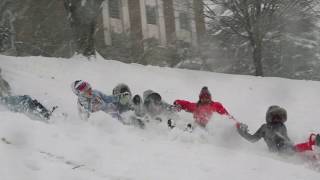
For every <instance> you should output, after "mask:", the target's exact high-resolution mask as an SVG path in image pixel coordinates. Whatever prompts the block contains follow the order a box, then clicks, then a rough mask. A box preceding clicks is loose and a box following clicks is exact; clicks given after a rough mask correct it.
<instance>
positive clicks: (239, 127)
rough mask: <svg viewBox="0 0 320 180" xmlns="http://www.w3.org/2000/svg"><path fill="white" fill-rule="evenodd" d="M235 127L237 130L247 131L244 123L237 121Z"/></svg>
mask: <svg viewBox="0 0 320 180" xmlns="http://www.w3.org/2000/svg"><path fill="white" fill-rule="evenodd" d="M236 127H237V128H238V130H240V131H242V132H248V125H246V124H244V123H237V124H236Z"/></svg>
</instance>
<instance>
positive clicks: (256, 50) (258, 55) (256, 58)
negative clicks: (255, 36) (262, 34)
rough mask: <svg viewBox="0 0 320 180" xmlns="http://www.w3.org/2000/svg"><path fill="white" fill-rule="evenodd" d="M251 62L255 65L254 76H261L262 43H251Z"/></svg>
mask: <svg viewBox="0 0 320 180" xmlns="http://www.w3.org/2000/svg"><path fill="white" fill-rule="evenodd" d="M253 64H254V66H255V69H256V72H255V75H256V76H263V67H262V43H261V42H258V43H256V44H254V45H253Z"/></svg>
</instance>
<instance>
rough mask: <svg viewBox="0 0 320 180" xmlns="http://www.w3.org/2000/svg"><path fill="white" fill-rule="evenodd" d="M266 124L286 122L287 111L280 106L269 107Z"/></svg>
mask: <svg viewBox="0 0 320 180" xmlns="http://www.w3.org/2000/svg"><path fill="white" fill-rule="evenodd" d="M266 121H267V123H272V122H281V123H284V122H286V121H287V111H286V110H285V109H284V108H282V107H280V106H276V105H274V106H270V107H269V108H268V111H267V113H266Z"/></svg>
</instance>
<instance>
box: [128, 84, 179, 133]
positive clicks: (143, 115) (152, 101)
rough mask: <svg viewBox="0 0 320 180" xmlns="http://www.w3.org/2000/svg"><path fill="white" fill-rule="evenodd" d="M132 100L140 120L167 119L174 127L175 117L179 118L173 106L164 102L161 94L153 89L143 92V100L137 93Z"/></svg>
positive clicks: (161, 120) (170, 125)
mask: <svg viewBox="0 0 320 180" xmlns="http://www.w3.org/2000/svg"><path fill="white" fill-rule="evenodd" d="M132 102H133V108H134V111H135V115H136V119H138V120H140V121H150V120H156V121H158V122H163V121H165V122H168V125H169V127H170V128H173V124H172V123H173V119H177V118H178V116H177V114H176V112H175V111H174V109H173V106H172V105H170V104H168V103H166V102H164V101H163V100H162V97H161V95H160V94H159V93H157V92H154V91H152V90H146V91H144V92H143V101H142V98H141V97H140V96H139V95H135V96H134V97H133V100H132Z"/></svg>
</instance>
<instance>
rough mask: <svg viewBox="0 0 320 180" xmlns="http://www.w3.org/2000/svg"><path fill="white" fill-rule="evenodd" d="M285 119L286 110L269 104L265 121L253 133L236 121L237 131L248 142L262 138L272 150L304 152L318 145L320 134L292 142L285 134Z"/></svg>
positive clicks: (319, 143) (319, 144)
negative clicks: (305, 139)
mask: <svg viewBox="0 0 320 180" xmlns="http://www.w3.org/2000/svg"><path fill="white" fill-rule="evenodd" d="M286 121H287V111H286V110H285V109H284V108H282V107H279V106H270V107H269V109H268V110H267V113H266V123H265V124H263V125H261V127H260V128H259V129H258V130H257V131H256V132H255V133H254V134H250V133H249V132H248V126H247V125H246V124H243V123H237V130H238V133H239V134H240V135H241V136H242V137H243V138H245V139H246V140H248V141H250V142H257V141H259V140H260V139H261V138H263V139H264V141H265V142H266V144H267V146H268V148H269V150H270V151H272V152H281V153H282V152H284V153H289V154H291V153H293V152H304V151H312V150H313V146H320V135H319V134H311V135H310V138H309V141H308V142H304V143H300V144H294V143H293V142H292V141H291V140H290V138H289V137H288V134H287V128H286V125H285V124H284V123H285V122H286Z"/></svg>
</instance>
